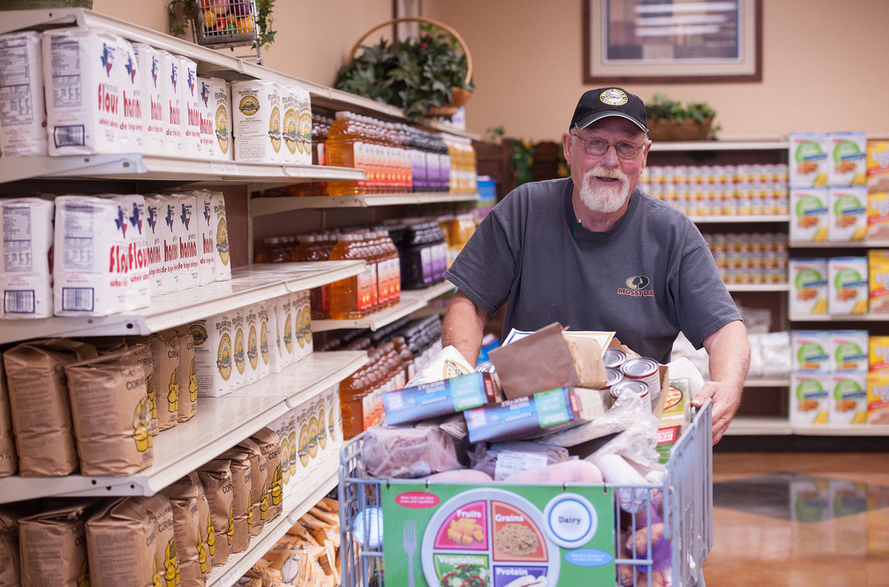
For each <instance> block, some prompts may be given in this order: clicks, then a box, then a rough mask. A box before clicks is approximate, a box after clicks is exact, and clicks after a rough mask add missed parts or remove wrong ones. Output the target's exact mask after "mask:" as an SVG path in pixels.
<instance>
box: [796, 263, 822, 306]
mask: <svg viewBox="0 0 889 587" xmlns="http://www.w3.org/2000/svg"><path fill="white" fill-rule="evenodd" d="M787 265H788V270H789V272H790V313H791V314H827V259H790V260H789V261H788V264H787Z"/></svg>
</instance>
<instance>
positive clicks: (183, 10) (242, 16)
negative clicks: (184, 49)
mask: <svg viewBox="0 0 889 587" xmlns="http://www.w3.org/2000/svg"><path fill="white" fill-rule="evenodd" d="M254 6H255V14H254ZM274 7H275V0H253V2H251V1H250V0H170V2H169V4H168V5H167V13H168V16H169V20H170V34H172V35H173V36H176V37H183V36H185V33H186V30H187V28H188V26H187V23H189V22H191V23H192V26H193V27H195V30H198V29H199V28H200V30H201V32H202V33H203V35H202V36H203V38H204V41H203V42H202V43H201V44H206V45H212V44H214V42H213V41H215V40H217V39H218V42H219V43H227V42H229V41H231V40H241V38H247V41H248V42H249V41H250V40H251V39H252V40H253V46H254V47H256V46H257V45H258V46H260V47H263V48H264V49H268V48H269V47H270V46H271V44H272V43H273V42H274V41H275V34H276V33H277V31H275V30H274V29H272V23H273V18H272V11H273V10H274ZM254 23H255V24H254ZM254 31H255V32H254ZM211 37H212V38H211ZM254 37H255V38H254ZM245 44H247V43H245Z"/></svg>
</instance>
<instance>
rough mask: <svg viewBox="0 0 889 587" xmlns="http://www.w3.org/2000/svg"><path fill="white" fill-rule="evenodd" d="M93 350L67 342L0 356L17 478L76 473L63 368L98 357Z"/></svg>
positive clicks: (18, 349) (33, 344)
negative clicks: (16, 462)
mask: <svg viewBox="0 0 889 587" xmlns="http://www.w3.org/2000/svg"><path fill="white" fill-rule="evenodd" d="M96 356H97V355H96V348H95V347H94V346H92V345H89V344H85V343H82V342H75V341H73V340H67V339H52V340H38V341H34V342H29V343H24V344H20V345H18V346H16V347H14V348H12V349H10V350H8V351H6V353H4V355H3V362H4V366H5V367H6V382H7V391H8V392H9V409H10V415H11V417H12V427H13V430H14V431H15V443H16V453H17V454H18V458H19V475H21V476H22V477H59V476H64V475H70V474H71V473H75V472H76V471H77V467H78V461H77V448H76V446H75V442H74V430H73V425H72V423H71V405H70V402H69V401H68V388H67V381H66V379H65V370H64V368H63V367H64V366H65V365H69V364H71V363H76V362H78V361H83V360H85V359H91V358H94V357H96Z"/></svg>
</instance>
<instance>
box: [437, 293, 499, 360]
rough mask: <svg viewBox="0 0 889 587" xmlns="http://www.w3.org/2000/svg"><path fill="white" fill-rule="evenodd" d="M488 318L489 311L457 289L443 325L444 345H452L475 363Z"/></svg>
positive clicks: (442, 341)
mask: <svg viewBox="0 0 889 587" xmlns="http://www.w3.org/2000/svg"><path fill="white" fill-rule="evenodd" d="M487 320H488V314H487V312H485V311H484V310H482V309H481V308H479V307H478V306H476V305H475V303H474V302H473V301H472V300H470V299H469V298H468V297H466V294H464V293H463V292H462V291H460V290H457V292H456V293H455V294H454V297H453V298H452V299H451V304H450V306H449V307H448V313H447V315H446V316H445V319H444V324H443V325H442V329H441V343H442V345H443V346H448V345H452V346H453V347H454V348H456V349H457V350H458V351H460V354H462V355H463V358H465V359H466V360H467V361H469V364H470V365H474V364H475V362H476V361H477V360H478V354H479V352H480V351H481V348H482V336H483V335H484V331H485V323H486V322H487Z"/></svg>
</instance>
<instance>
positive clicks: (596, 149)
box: [571, 133, 645, 161]
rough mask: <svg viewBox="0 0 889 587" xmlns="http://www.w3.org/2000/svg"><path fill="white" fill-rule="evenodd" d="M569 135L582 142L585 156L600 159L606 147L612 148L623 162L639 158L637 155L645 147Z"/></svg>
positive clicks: (624, 142) (606, 150)
mask: <svg viewBox="0 0 889 587" xmlns="http://www.w3.org/2000/svg"><path fill="white" fill-rule="evenodd" d="M571 135H572V136H573V137H574V138H575V139H577V140H578V141H580V142H582V143H583V150H584V151H585V152H586V154H587V155H591V156H593V157H601V156H602V155H604V154H605V153H607V152H608V147H614V152H615V153H617V156H618V158H619V159H623V160H624V161H632V160H633V159H635V158H636V157H638V156H639V153H641V152H642V149H643V148H644V147H645V145H643V146H641V147H640V146H637V145H634V144H633V143H628V142H626V141H618V142H616V143H609V142H608V141H604V140H602V139H584V138H581V137H579V136H577V135H576V134H574V133H571Z"/></svg>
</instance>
